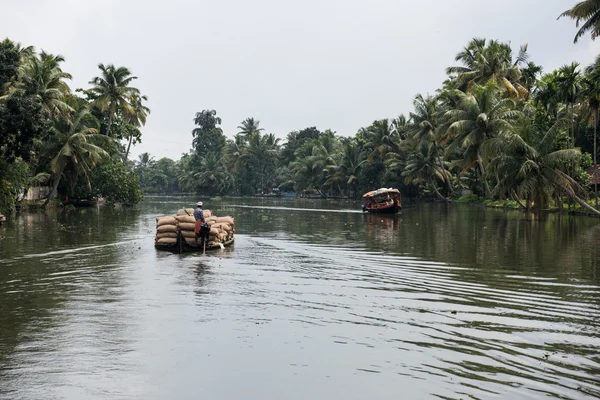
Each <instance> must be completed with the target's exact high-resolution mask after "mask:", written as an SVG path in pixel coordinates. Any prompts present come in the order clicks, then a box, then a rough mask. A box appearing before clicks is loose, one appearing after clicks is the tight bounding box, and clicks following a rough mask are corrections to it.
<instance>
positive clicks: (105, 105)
mask: <svg viewBox="0 0 600 400" xmlns="http://www.w3.org/2000/svg"><path fill="white" fill-rule="evenodd" d="M98 68H99V69H100V71H101V75H100V76H97V77H94V78H93V79H92V80H91V81H90V84H92V85H94V87H92V88H91V89H90V92H91V93H92V94H93V96H94V97H95V100H94V101H93V103H92V104H93V106H96V107H98V108H99V109H100V110H101V111H102V112H104V113H105V114H106V116H107V117H108V127H107V128H106V135H107V136H110V131H111V128H112V124H113V122H114V120H115V117H116V116H117V115H118V114H119V113H121V114H122V115H123V116H124V117H125V119H126V120H127V119H129V118H133V116H134V115H135V111H134V108H133V107H132V105H131V104H130V101H131V98H132V96H134V95H139V94H140V91H139V90H138V89H137V88H135V87H132V86H130V84H131V82H133V81H134V80H135V79H137V77H136V76H132V75H131V72H130V71H129V69H127V68H126V67H118V68H117V67H115V66H114V65H113V64H109V65H107V66H105V65H104V64H102V63H100V64H98Z"/></svg>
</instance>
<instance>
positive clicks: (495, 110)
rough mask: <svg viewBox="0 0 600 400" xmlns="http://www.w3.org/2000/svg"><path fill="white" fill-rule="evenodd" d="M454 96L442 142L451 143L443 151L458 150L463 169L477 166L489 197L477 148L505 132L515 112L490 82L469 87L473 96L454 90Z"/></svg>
mask: <svg viewBox="0 0 600 400" xmlns="http://www.w3.org/2000/svg"><path fill="white" fill-rule="evenodd" d="M455 95H456V96H457V98H458V105H457V108H456V109H451V110H448V111H447V112H446V113H445V118H447V119H448V121H449V124H450V125H449V127H448V129H447V130H446V132H445V138H443V139H444V140H445V141H450V142H451V144H450V146H449V147H448V150H447V151H448V153H452V152H459V151H461V152H462V154H463V161H464V166H465V167H472V166H474V167H477V169H478V171H479V176H480V178H481V181H482V183H483V188H484V191H485V194H486V196H487V197H489V198H491V197H492V191H491V189H490V187H489V184H488V182H487V175H486V171H485V165H484V160H483V158H482V153H481V148H482V146H483V144H484V143H485V142H486V141H487V140H489V139H491V138H493V137H495V136H497V135H498V134H500V133H501V132H503V131H506V130H508V129H509V128H510V121H511V120H513V119H514V117H516V116H517V115H518V114H519V112H518V111H515V109H514V106H515V104H514V102H513V101H512V100H511V99H508V98H502V97H501V93H500V91H499V89H498V87H497V86H496V85H495V84H494V83H491V82H490V83H488V84H487V85H485V86H477V87H475V88H473V94H467V93H463V92H461V91H456V92H455ZM440 173H441V171H440Z"/></svg>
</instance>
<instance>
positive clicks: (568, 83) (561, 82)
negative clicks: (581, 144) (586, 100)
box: [556, 62, 581, 146]
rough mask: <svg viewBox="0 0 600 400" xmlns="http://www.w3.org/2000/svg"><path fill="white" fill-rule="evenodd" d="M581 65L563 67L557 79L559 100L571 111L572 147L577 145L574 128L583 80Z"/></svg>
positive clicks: (575, 63)
mask: <svg viewBox="0 0 600 400" xmlns="http://www.w3.org/2000/svg"><path fill="white" fill-rule="evenodd" d="M578 68H579V63H577V62H573V63H571V64H570V65H563V66H562V67H560V68H559V70H558V76H557V78H556V83H557V90H558V92H557V94H558V96H559V98H560V99H561V100H562V101H563V102H564V103H565V104H566V105H567V108H568V109H570V115H571V127H570V129H569V131H570V133H571V134H570V136H571V146H574V145H575V127H574V110H573V108H574V105H575V103H576V102H577V99H578V98H579V95H580V92H581V78H580V72H579V71H578Z"/></svg>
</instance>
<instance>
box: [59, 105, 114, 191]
mask: <svg viewBox="0 0 600 400" xmlns="http://www.w3.org/2000/svg"><path fill="white" fill-rule="evenodd" d="M95 125H96V120H95V118H93V117H92V116H91V114H90V111H89V109H88V108H87V107H80V108H79V109H78V110H77V111H75V114H74V116H73V118H72V120H71V121H61V122H60V123H57V134H56V136H55V137H54V138H53V142H54V143H56V144H58V146H59V149H58V152H57V153H56V155H55V156H54V157H53V158H52V160H51V161H50V170H51V172H52V176H53V178H54V182H53V185H52V191H51V193H50V196H49V197H48V199H50V198H52V197H56V196H57V194H58V193H57V190H58V185H59V183H60V181H61V178H62V176H63V172H64V171H65V168H67V167H69V168H70V169H71V170H72V171H73V172H74V173H76V174H77V175H79V176H83V177H84V179H85V180H86V182H87V184H88V186H89V185H90V181H89V173H90V172H91V170H92V169H93V168H94V167H95V166H96V165H97V164H98V163H99V162H100V160H101V159H102V157H104V156H108V153H107V152H106V151H105V150H104V149H103V148H102V147H100V146H98V145H96V144H94V140H95V139H96V138H97V139H98V140H100V139H101V138H102V137H101V135H99V134H98V129H97V128H96V126H95Z"/></svg>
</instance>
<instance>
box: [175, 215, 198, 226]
mask: <svg viewBox="0 0 600 400" xmlns="http://www.w3.org/2000/svg"><path fill="white" fill-rule="evenodd" d="M175 219H176V220H177V222H185V223H188V224H193V223H194V222H196V219H195V218H194V216H193V215H178V216H176V217H175Z"/></svg>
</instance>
